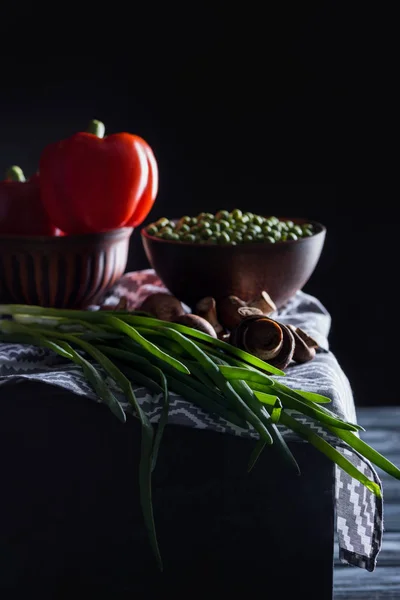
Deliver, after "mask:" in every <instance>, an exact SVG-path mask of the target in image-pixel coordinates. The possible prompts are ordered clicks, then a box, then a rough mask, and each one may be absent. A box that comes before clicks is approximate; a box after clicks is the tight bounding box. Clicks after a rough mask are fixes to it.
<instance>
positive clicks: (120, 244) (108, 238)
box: [0, 227, 133, 308]
mask: <svg viewBox="0 0 400 600" xmlns="http://www.w3.org/2000/svg"><path fill="white" fill-rule="evenodd" d="M132 232H133V229H132V228H130V227H125V228H121V229H115V230H113V231H109V232H107V233H94V234H87V235H69V236H64V237H50V236H36V237H25V236H6V235H1V236H0V302H2V303H6V302H8V303H11V302H12V303H16V304H30V305H32V304H34V305H39V306H52V307H57V308H85V307H87V306H89V305H90V304H94V303H95V302H96V300H97V299H98V298H99V297H100V296H102V294H104V293H105V292H106V291H107V290H108V289H109V288H110V287H111V286H112V285H113V283H114V282H115V281H116V280H117V279H118V278H119V277H121V275H123V273H124V270H125V267H126V263H127V260H128V252H129V239H130V236H131V234H132Z"/></svg>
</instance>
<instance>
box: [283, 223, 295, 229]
mask: <svg viewBox="0 0 400 600" xmlns="http://www.w3.org/2000/svg"><path fill="white" fill-rule="evenodd" d="M285 222H286V226H287V228H288V229H293V227H294V223H293V221H285Z"/></svg>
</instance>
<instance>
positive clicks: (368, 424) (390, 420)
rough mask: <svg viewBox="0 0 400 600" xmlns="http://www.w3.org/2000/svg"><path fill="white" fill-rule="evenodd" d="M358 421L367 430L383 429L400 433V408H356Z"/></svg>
mask: <svg viewBox="0 0 400 600" xmlns="http://www.w3.org/2000/svg"><path fill="white" fill-rule="evenodd" d="M356 413H357V419H358V422H359V423H360V425H362V426H363V427H365V429H367V430H372V429H375V428H383V429H386V430H387V431H391V430H393V429H394V430H397V431H399V423H400V406H380V407H376V406H374V407H366V406H363V407H356Z"/></svg>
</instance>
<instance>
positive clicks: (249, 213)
mask: <svg viewBox="0 0 400 600" xmlns="http://www.w3.org/2000/svg"><path fill="white" fill-rule="evenodd" d="M243 216H244V217H247V218H248V219H249V221H252V220H253V219H254V214H253V213H252V212H245V213H243Z"/></svg>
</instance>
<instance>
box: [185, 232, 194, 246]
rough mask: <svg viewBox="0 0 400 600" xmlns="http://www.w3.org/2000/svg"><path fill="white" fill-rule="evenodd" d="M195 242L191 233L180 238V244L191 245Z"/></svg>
mask: <svg viewBox="0 0 400 600" xmlns="http://www.w3.org/2000/svg"><path fill="white" fill-rule="evenodd" d="M195 241H196V236H195V235H193V233H187V234H186V235H184V236H183V238H182V242H190V243H192V244H193V242H195Z"/></svg>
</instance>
